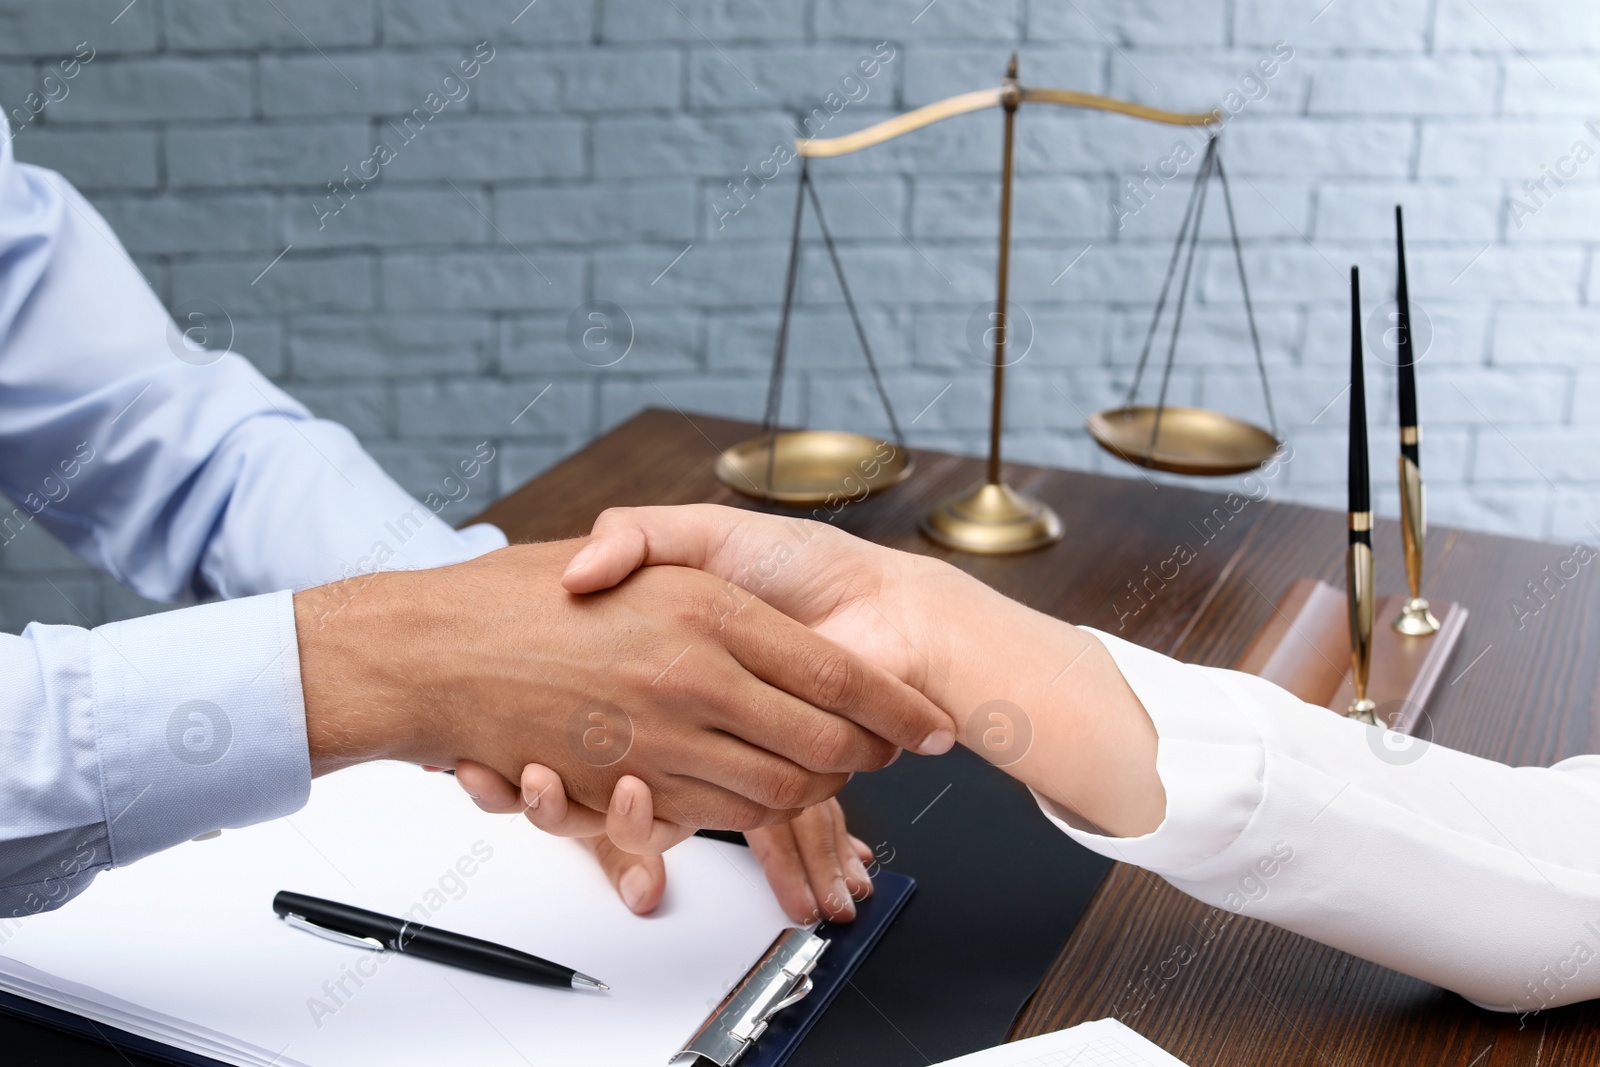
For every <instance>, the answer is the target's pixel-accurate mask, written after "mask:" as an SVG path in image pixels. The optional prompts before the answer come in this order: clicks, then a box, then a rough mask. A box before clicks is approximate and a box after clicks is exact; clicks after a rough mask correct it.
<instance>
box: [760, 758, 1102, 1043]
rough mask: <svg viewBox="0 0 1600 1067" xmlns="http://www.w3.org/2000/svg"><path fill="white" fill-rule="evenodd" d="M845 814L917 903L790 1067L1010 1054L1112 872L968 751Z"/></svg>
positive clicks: (909, 761) (879, 788) (919, 761)
mask: <svg viewBox="0 0 1600 1067" xmlns="http://www.w3.org/2000/svg"><path fill="white" fill-rule="evenodd" d="M840 801H841V802H842V803H843V804H844V808H845V811H846V813H847V814H848V815H849V818H850V828H851V831H852V832H853V833H854V834H855V835H856V836H857V837H859V838H861V839H862V840H863V841H865V842H866V843H867V844H869V845H871V846H873V848H874V849H875V850H876V851H877V854H878V855H879V857H880V859H881V860H883V861H885V862H884V866H885V868H886V869H888V870H901V871H904V872H906V873H907V874H909V875H911V876H912V877H914V878H915V879H916V880H917V892H916V895H915V896H913V897H912V898H911V900H910V902H909V903H908V904H907V905H906V907H905V910H904V911H903V912H901V913H900V917H899V918H898V919H896V920H895V923H894V925H892V926H891V927H889V929H888V931H887V932H886V933H885V934H884V935H883V940H881V941H880V942H878V947H877V948H876V949H875V950H874V951H873V953H872V955H871V956H868V957H867V960H866V962H865V963H863V964H862V965H861V969H860V970H859V971H857V972H856V974H855V977H854V978H853V979H852V980H851V982H850V983H849V985H848V986H847V987H846V988H845V990H844V991H843V992H842V993H840V994H839V997H838V999H837V1000H835V1001H834V1002H833V1004H832V1005H830V1006H829V1008H828V1011H827V1014H825V1015H823V1016H822V1018H821V1019H820V1020H819V1021H818V1022H817V1024H816V1026H815V1028H813V1029H812V1031H811V1033H810V1034H809V1035H807V1037H806V1040H805V1042H804V1043H803V1044H802V1045H801V1046H800V1049H799V1051H798V1052H796V1053H795V1055H794V1056H793V1057H792V1058H791V1059H790V1060H789V1067H846V1065H848V1067H860V1065H861V1064H868V1063H870V1064H872V1065H873V1067H927V1064H929V1063H937V1062H939V1061H940V1060H945V1059H950V1058H952V1057H955V1056H961V1055H965V1054H966V1053H969V1052H976V1051H977V1050H978V1049H981V1048H988V1047H989V1046H991V1045H997V1044H999V1043H1000V1042H1001V1041H1004V1040H1005V1036H1006V1033H1007V1031H1009V1030H1010V1028H1011V1023H1012V1020H1013V1019H1015V1017H1016V1014H1017V1012H1019V1011H1020V1010H1021V1009H1022V1007H1023V1005H1024V1004H1025V1003H1026V1002H1027V1000H1028V998H1029V997H1030V996H1032V995H1033V991H1034V990H1035V989H1036V988H1037V987H1038V985H1039V982H1040V980H1041V979H1043V977H1044V975H1045V972H1046V971H1047V970H1049V968H1050V964H1051V963H1052V962H1054V960H1055V958H1056V955H1057V954H1058V953H1059V952H1060V951H1061V947H1062V946H1063V945H1064V944H1066V941H1067V938H1068V936H1069V935H1070V934H1071V933H1072V928H1073V927H1074V926H1076V925H1077V922H1078V917H1079V916H1080V915H1082V914H1083V910H1084V908H1085V907H1086V906H1087V905H1088V903H1089V898H1090V896H1092V895H1093V893H1094V890H1095V887H1096V886H1098V885H1099V884H1100V880H1101V879H1102V878H1104V877H1105V874H1106V871H1107V870H1109V869H1110V866H1111V861H1110V860H1108V859H1105V858H1103V857H1101V856H1100V855H1098V854H1096V853H1093V852H1090V851H1089V850H1088V849H1085V848H1083V847H1082V846H1080V845H1078V844H1077V843H1076V842H1074V841H1073V840H1072V839H1071V838H1069V837H1067V836H1066V835H1065V834H1063V833H1062V832H1061V831H1060V830H1057V829H1056V828H1055V826H1053V825H1052V824H1051V823H1050V822H1049V821H1048V820H1046V819H1045V817H1044V815H1043V814H1042V813H1041V812H1040V811H1039V807H1038V805H1037V804H1036V803H1035V802H1034V800H1033V796H1032V795H1031V794H1030V793H1029V792H1028V791H1027V789H1025V788H1023V786H1021V785H1020V784H1019V783H1017V782H1016V781H1014V780H1013V779H1011V778H1008V777H1006V776H1005V775H1004V774H1002V773H1001V772H1000V771H998V770H996V769H995V768H993V767H991V766H989V765H988V764H987V763H985V762H984V761H983V760H981V759H979V758H978V757H977V756H974V755H973V754H972V753H970V752H968V751H967V750H966V749H957V750H955V751H954V752H951V753H950V754H949V755H945V756H939V757H937V758H931V759H930V758H927V757H919V756H911V755H904V756H901V757H900V759H899V760H898V761H897V762H896V763H895V764H894V765H893V766H892V767H890V768H888V770H885V771H879V772H878V773H876V774H866V775H857V776H856V777H855V778H854V779H852V780H851V782H850V784H849V785H848V786H846V787H845V790H844V792H843V793H842V794H840Z"/></svg>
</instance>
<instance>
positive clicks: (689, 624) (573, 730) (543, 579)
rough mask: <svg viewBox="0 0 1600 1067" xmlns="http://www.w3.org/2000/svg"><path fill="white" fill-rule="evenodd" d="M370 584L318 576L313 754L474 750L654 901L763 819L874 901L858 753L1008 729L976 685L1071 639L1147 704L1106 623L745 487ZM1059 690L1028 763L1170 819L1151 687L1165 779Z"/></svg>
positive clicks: (768, 841) (495, 777) (1113, 813)
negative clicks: (1069, 619) (1092, 627)
mask: <svg viewBox="0 0 1600 1067" xmlns="http://www.w3.org/2000/svg"><path fill="white" fill-rule="evenodd" d="M366 583H367V584H366V585H365V587H364V589H363V591H362V594H361V595H360V596H357V597H354V598H348V599H345V598H344V596H343V595H342V594H339V593H338V592H337V591H333V590H331V589H330V587H326V586H325V587H321V588H319V589H310V590H307V591H305V592H303V593H300V594H298V595H297V596H296V598H295V614H296V624H297V628H298V633H299V647H300V667H301V677H302V683H303V689H304V695H305V706H306V726H307V741H308V744H309V748H310V752H311V761H312V770H313V773H315V774H323V773H327V772H329V771H333V770H337V769H338V768H340V767H343V766H347V765H350V764H354V763H358V762H363V761H366V760H371V759H398V760H406V761H409V762H412V763H418V764H422V765H424V766H430V767H436V768H439V767H449V768H454V769H455V771H456V775H457V779H458V780H459V781H460V783H461V785H462V786H463V787H464V788H465V789H466V790H467V792H468V793H469V794H470V795H472V797H473V799H474V800H475V801H476V802H477V803H478V804H479V806H480V807H483V808H485V809H486V810H489V811H497V812H517V811H521V812H524V813H525V814H526V815H527V816H528V818H529V819H530V820H532V821H533V822H534V824H535V825H537V826H539V827H541V828H543V829H545V830H547V831H550V832H553V833H559V834H563V835H567V836H578V837H583V838H585V839H586V840H588V841H589V843H590V845H591V847H593V848H594V850H595V852H596V854H597V856H598V857H599V859H600V861H601V863H602V865H603V866H604V868H605V869H606V871H607V873H608V875H609V876H610V877H611V880H612V882H613V884H614V885H615V886H616V888H617V890H618V891H619V892H620V893H621V895H622V897H623V899H624V901H625V902H626V903H627V905H628V906H629V907H630V908H631V909H632V910H634V911H635V912H639V913H644V912H648V911H650V910H651V909H653V908H654V907H655V906H656V904H657V903H658V902H659V901H660V899H661V895H662V892H663V891H664V888H665V868H664V866H663V865H662V862H661V860H660V853H662V852H664V851H665V850H666V849H667V848H669V847H671V846H672V845H673V844H675V843H677V842H678V841H680V840H682V839H683V838H684V837H685V836H687V835H688V834H690V833H692V832H693V831H694V830H695V829H697V828H712V829H723V830H739V831H744V832H745V833H746V835H747V838H748V840H749V842H750V845H751V847H752V849H753V851H754V852H755V854H756V856H757V857H758V858H759V859H760V861H761V863H762V866H763V868H764V869H765V870H766V872H767V875H768V878H769V880H770V881H771V882H772V885H773V888H774V890H775V891H776V893H777V895H778V899H779V901H780V903H781V904H782V905H783V907H784V909H785V911H786V912H788V913H789V914H790V916H791V917H792V918H794V919H796V920H797V921H807V920H812V919H816V918H830V919H835V920H838V919H848V918H851V917H853V915H854V910H855V908H854V901H855V900H856V899H860V898H861V897H863V896H865V895H866V894H867V893H870V891H871V882H870V880H869V878H868V877H867V872H866V869H865V865H864V861H870V859H871V852H870V850H869V849H868V848H867V846H866V845H865V844H863V843H862V842H861V841H859V840H857V839H856V838H853V837H851V836H850V834H849V832H848V830H847V829H846V827H845V823H844V816H843V813H842V811H841V810H840V809H839V806H838V804H837V803H836V802H835V801H833V800H832V797H833V796H834V794H836V793H837V792H838V791H839V790H840V789H841V788H842V787H843V786H844V784H845V783H846V782H847V781H848V780H849V778H850V775H852V774H854V773H855V772H857V771H871V770H877V769H880V768H882V767H885V766H887V765H888V764H889V763H891V762H893V761H894V759H895V758H897V757H898V756H899V755H900V751H901V750H902V749H910V750H912V751H913V752H916V753H919V754H922V755H939V754H942V753H944V752H947V751H949V750H950V749H951V748H952V747H953V746H954V744H955V743H956V741H957V739H958V737H964V732H966V728H967V727H968V726H969V723H970V724H971V725H973V729H972V730H971V731H970V732H971V733H973V734H975V735H976V736H975V738H973V739H969V741H971V742H976V743H973V747H975V748H977V749H978V750H979V752H980V754H981V753H982V751H983V749H982V744H981V738H982V736H983V730H984V727H985V726H987V723H983V722H976V721H975V720H976V718H977V717H976V716H974V711H975V709H979V707H980V705H984V706H987V704H988V703H989V702H992V701H993V700H994V699H996V698H1001V699H1004V700H1007V701H1011V702H1014V704H1015V705H1019V706H1020V707H1033V708H1036V709H1044V708H1046V707H1047V706H1048V705H1050V704H1051V703H1052V701H1051V695H1052V694H1051V693H1050V691H1049V687H1050V686H1053V685H1054V678H1059V677H1060V675H1061V673H1064V672H1062V665H1063V664H1067V663H1068V661H1069V660H1070V661H1071V663H1072V664H1073V665H1074V666H1073V667H1072V668H1071V669H1072V670H1074V671H1075V672H1079V674H1080V677H1079V678H1078V679H1077V681H1078V685H1077V686H1076V687H1075V688H1076V690H1077V691H1081V692H1084V693H1085V694H1086V695H1088V696H1090V697H1095V696H1099V697H1101V698H1103V699H1106V700H1119V699H1120V700H1122V701H1124V702H1126V701H1132V702H1133V704H1134V705H1135V706H1137V701H1136V698H1133V696H1132V693H1131V691H1129V690H1127V687H1126V683H1125V682H1123V681H1122V679H1121V676H1120V674H1118V673H1117V672H1116V671H1115V668H1114V665H1111V664H1110V657H1109V654H1107V653H1106V652H1105V650H1104V649H1103V648H1102V647H1101V646H1100V645H1099V643H1098V642H1097V641H1095V640H1094V639H1093V638H1092V637H1091V636H1089V635H1087V634H1083V633H1082V632H1081V631H1077V630H1074V629H1073V628H1072V627H1070V626H1067V625H1066V624H1064V623H1060V622H1058V621H1057V620H1054V619H1050V618H1048V617H1047V616H1043V615H1039V614H1038V613H1036V612H1032V611H1030V610H1029V609H1027V608H1025V607H1023V606H1022V605H1020V604H1016V603H1015V602H1013V601H1010V600H1008V599H1006V598H1005V597H1004V596H1001V595H1000V594H998V593H996V592H994V591H993V590H991V589H989V588H988V587H987V586H985V585H983V584H982V583H980V582H978V581H976V580H974V579H972V578H970V577H968V576H967V575H965V574H963V573H962V572H960V571H958V570H956V569H955V568H953V567H950V566H949V565H947V564H944V563H942V562H940V561H937V560H933V559H931V558H927V557H923V556H916V555H910V554H906V553H901V552H896V551H893V550H891V549H886V548H882V547H879V546H876V545H872V544H870V543H868V542H866V541H862V540H860V539H858V538H855V537H852V536H850V535H849V534H846V533H843V532H842V531H840V530H837V529H835V528H833V527H831V526H826V525H824V524H821V523H817V522H812V521H804V520H795V519H780V518H776V517H772V516H764V515H759V514H754V513H751V512H745V511H740V510H736V509H732V508H725V507H715V506H711V505H691V506H686V507H671V508H633V509H616V510H612V511H608V512H606V513H605V514H603V515H601V516H600V519H599V520H598V521H597V522H596V524H595V526H594V530H593V531H592V533H591V535H590V537H589V539H588V541H587V542H584V541H577V540H575V541H562V542H552V543H546V544H537V545H517V546H512V547H510V548H506V549H502V550H500V551H497V552H492V553H490V554H488V555H485V556H481V557H479V558H478V559H475V560H472V561H469V562H467V563H462V564H458V565H456V566H452V567H443V568H439V569H436V570H426V571H401V572H395V573H389V574H381V575H375V576H373V577H371V578H369V579H367V580H366ZM334 596H339V597H340V598H341V600H342V601H343V603H344V606H343V608H342V610H340V611H337V612H330V611H327V610H325V609H326V608H327V606H328V605H327V604H326V603H325V602H324V601H326V600H327V599H328V598H330V597H334ZM957 647H959V648H960V650H961V652H962V655H961V656H960V657H959V658H957V657H954V656H953V655H952V653H953V652H954V651H955V650H956V648H957ZM1046 650H1048V651H1046ZM1096 650H1098V653H1099V655H1098V656H1090V655H1087V653H1089V652H1091V651H1096ZM1079 659H1082V660H1084V661H1085V664H1084V665H1082V666H1079V665H1077V664H1078V660H1079ZM1057 661H1059V662H1057ZM1108 666H1109V669H1110V675H1111V677H1110V678H1107V677H1106V668H1107V667H1108ZM1058 672H1060V673H1058ZM1052 676H1054V678H1053V677H1052ZM1067 688H1068V687H1066V686H1063V687H1062V689H1061V690H1060V691H1058V692H1064V691H1065V690H1066V689H1067ZM1054 703H1055V704H1060V701H1054ZM1069 703H1076V701H1073V702H1069ZM1103 706H1104V705H1102V707H1103ZM1019 710H1020V708H1019ZM1056 710H1057V711H1059V712H1061V714H1059V715H1056V716H1052V717H1051V718H1050V720H1049V721H1035V722H1034V723H1033V724H1032V727H1031V728H1032V731H1033V735H1032V736H1033V744H1032V747H1031V750H1030V751H1029V752H1028V753H1027V754H1025V755H1024V756H1023V757H1022V758H1021V759H1020V760H1017V761H1016V762H1009V761H1008V764H1007V766H1006V767H1005V769H1006V771H1007V773H1009V774H1012V775H1014V776H1015V777H1018V778H1020V779H1022V780H1023V781H1025V782H1027V783H1028V784H1030V785H1033V786H1034V787H1035V788H1039V789H1041V790H1042V791H1044V792H1045V793H1047V794H1048V795H1050V796H1052V798H1054V799H1057V800H1059V801H1061V802H1062V803H1065V804H1067V805H1068V806H1076V807H1077V808H1080V809H1086V810H1084V812H1083V813H1084V814H1085V816H1086V817H1088V818H1091V819H1094V820H1095V821H1097V822H1098V823H1099V824H1100V825H1102V826H1108V827H1115V826H1117V825H1119V824H1121V825H1123V826H1126V827H1127V828H1129V829H1131V830H1137V829H1139V828H1140V827H1146V826H1147V825H1148V826H1153V825H1154V823H1155V822H1159V820H1160V811H1161V810H1162V809H1163V808H1164V804H1165V798H1164V795H1162V794H1161V791H1160V787H1159V781H1158V780H1157V782H1156V785H1155V791H1156V795H1155V798H1154V801H1153V803H1155V804H1156V805H1157V807H1155V808H1154V809H1152V808H1151V804H1152V800H1151V798H1150V797H1148V796H1140V795H1138V794H1136V793H1130V790H1134V789H1137V788H1138V787H1139V786H1141V785H1142V786H1145V787H1148V786H1149V784H1150V782H1149V780H1148V779H1149V778H1150V777H1151V776H1153V769H1154V746H1155V736H1154V731H1153V729H1152V728H1151V727H1150V725H1149V720H1148V718H1146V717H1145V716H1144V715H1143V714H1142V709H1141V710H1140V713H1139V714H1138V715H1137V716H1135V717H1128V722H1129V723H1130V726H1129V730H1130V731H1131V732H1130V733H1129V736H1127V737H1109V738H1108V737H1105V736H1101V737H1100V738H1099V739H1100V740H1102V741H1105V740H1109V741H1111V742H1114V743H1125V744H1130V745H1132V748H1131V750H1129V754H1130V755H1131V757H1132V758H1134V759H1138V758H1139V756H1140V755H1141V753H1142V754H1143V755H1146V756H1148V757H1149V770H1150V775H1146V776H1144V779H1143V780H1139V776H1138V775H1137V774H1131V773H1127V772H1126V768H1124V769H1123V770H1122V771H1119V770H1118V768H1117V767H1115V766H1111V764H1113V763H1115V762H1116V761H1100V764H1101V765H1099V766H1097V767H1090V768H1080V769H1078V771H1076V772H1075V771H1074V769H1073V767H1072V766H1071V764H1072V761H1071V760H1070V759H1057V758H1052V757H1051V753H1052V752H1054V751H1057V750H1058V749H1061V748H1062V746H1063V745H1066V746H1068V747H1069V748H1070V740H1071V737H1070V735H1071V734H1072V732H1073V730H1074V729H1075V723H1074V721H1073V720H1074V716H1073V714H1072V708H1071V707H1060V708H1057V709H1056ZM1036 714H1037V713H1036ZM1141 723H1142V727H1141V725H1140V724H1141ZM1094 729H1095V730H1096V731H1097V733H1098V734H1100V735H1104V734H1105V732H1106V729H1107V728H1106V726H1105V725H1104V723H1103V722H1097V723H1096V725H1095V727H1094ZM1144 742H1147V745H1145V744H1143V743H1144ZM1146 747H1147V748H1148V751H1147V752H1144V751H1143V749H1144V748H1146ZM1064 773H1065V776H1064V777H1063V774H1064ZM1096 790H1098V791H1099V792H1095V791H1096ZM1091 794H1092V796H1091ZM1086 796H1087V797H1089V799H1088V801H1087V802H1084V800H1083V798H1084V797H1086ZM1119 805H1120V806H1119ZM1130 805H1131V807H1130ZM1152 810H1153V811H1154V821H1150V817H1151V813H1152Z"/></svg>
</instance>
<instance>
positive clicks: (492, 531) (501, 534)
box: [456, 522, 511, 563]
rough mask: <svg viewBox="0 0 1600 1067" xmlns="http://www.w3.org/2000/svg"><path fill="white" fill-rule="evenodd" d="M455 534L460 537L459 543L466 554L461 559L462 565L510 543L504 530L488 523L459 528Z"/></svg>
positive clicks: (476, 523) (477, 523)
mask: <svg viewBox="0 0 1600 1067" xmlns="http://www.w3.org/2000/svg"><path fill="white" fill-rule="evenodd" d="M456 533H457V534H459V535H460V536H461V543H462V545H463V546H464V548H465V550H466V552H467V553H468V555H466V556H464V557H463V558H462V562H463V563H464V562H466V561H467V560H469V559H476V558H478V557H479V556H482V555H486V554H487V553H490V552H493V551H494V550H495V549H497V548H505V547H506V546H507V545H509V544H510V543H511V540H510V538H508V537H506V534H505V531H504V530H502V529H500V527H498V526H496V525H494V524H493V523H489V522H475V523H473V524H472V525H471V526H463V527H461V529H459V530H457V531H456Z"/></svg>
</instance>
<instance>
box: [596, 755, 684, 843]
mask: <svg viewBox="0 0 1600 1067" xmlns="http://www.w3.org/2000/svg"><path fill="white" fill-rule="evenodd" d="M605 831H606V837H608V838H609V839H610V840H611V843H612V844H613V845H615V846H616V847H617V848H618V849H620V850H622V851H623V852H628V853H631V854H633V855H635V856H658V855H660V854H661V853H663V852H665V851H666V850H667V849H669V848H671V847H672V846H673V845H676V844H677V843H678V842H680V841H682V840H683V839H684V838H686V837H688V836H689V835H690V834H693V833H694V828H693V827H689V826H680V825H678V824H677V823H673V822H667V821H666V820H665V819H658V818H656V817H655V798H654V797H653V796H651V794H650V787H649V786H648V785H646V784H645V783H644V782H643V781H642V780H640V779H638V778H635V777H634V776H633V775H631V774H625V775H623V776H622V777H621V778H619V779H617V785H616V788H615V789H613V790H612V792H611V807H610V809H609V810H608V811H607V812H606V817H605Z"/></svg>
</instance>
